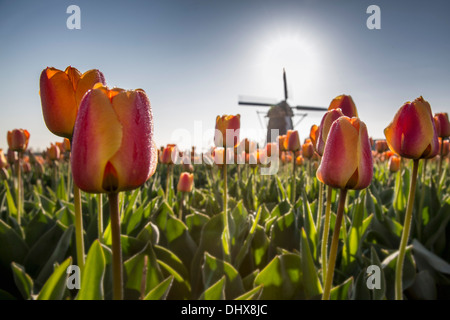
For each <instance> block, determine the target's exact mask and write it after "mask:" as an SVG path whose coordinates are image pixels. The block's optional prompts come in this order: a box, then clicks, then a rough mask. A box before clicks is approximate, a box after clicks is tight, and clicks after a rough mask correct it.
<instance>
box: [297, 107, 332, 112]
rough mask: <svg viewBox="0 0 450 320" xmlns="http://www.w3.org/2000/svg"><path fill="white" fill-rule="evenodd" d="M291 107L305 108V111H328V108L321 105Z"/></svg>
mask: <svg viewBox="0 0 450 320" xmlns="http://www.w3.org/2000/svg"><path fill="white" fill-rule="evenodd" d="M292 108H295V109H297V110H305V111H328V108H323V107H309V106H295V107H292Z"/></svg>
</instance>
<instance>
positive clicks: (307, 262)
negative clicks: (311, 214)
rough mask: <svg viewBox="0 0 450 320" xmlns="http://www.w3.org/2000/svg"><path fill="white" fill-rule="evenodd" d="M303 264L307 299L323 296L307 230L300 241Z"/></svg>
mask: <svg viewBox="0 0 450 320" xmlns="http://www.w3.org/2000/svg"><path fill="white" fill-rule="evenodd" d="M300 252H301V264H302V271H303V285H304V287H305V294H306V297H307V298H308V299H309V298H312V297H314V296H318V295H320V294H322V286H321V285H320V280H319V276H318V275H317V270H316V266H315V265H314V261H313V257H312V254H311V249H310V247H309V242H308V237H307V235H306V232H305V229H303V228H302V237H301V239H300Z"/></svg>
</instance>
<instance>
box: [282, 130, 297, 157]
mask: <svg viewBox="0 0 450 320" xmlns="http://www.w3.org/2000/svg"><path fill="white" fill-rule="evenodd" d="M284 148H285V149H286V150H287V151H292V152H295V151H298V150H300V137H299V135H298V131H297V130H288V131H287V133H286V139H285V140H284Z"/></svg>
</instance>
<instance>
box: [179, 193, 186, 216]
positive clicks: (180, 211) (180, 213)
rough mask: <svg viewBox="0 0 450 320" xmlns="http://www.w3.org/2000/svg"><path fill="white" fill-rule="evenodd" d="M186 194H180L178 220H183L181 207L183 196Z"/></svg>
mask: <svg viewBox="0 0 450 320" xmlns="http://www.w3.org/2000/svg"><path fill="white" fill-rule="evenodd" d="M185 193H186V192H182V193H181V197H180V203H179V205H178V219H180V220H183V206H184V195H185Z"/></svg>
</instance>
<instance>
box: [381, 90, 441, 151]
mask: <svg viewBox="0 0 450 320" xmlns="http://www.w3.org/2000/svg"><path fill="white" fill-rule="evenodd" d="M384 134H385V136H386V141H387V143H388V145H389V148H390V149H391V150H392V151H394V152H395V153H397V154H398V155H400V156H402V157H404V158H409V159H421V158H433V157H434V156H436V155H437V153H438V151H439V141H438V135H437V131H436V127H435V125H434V120H433V115H432V113H431V107H430V104H429V103H428V102H427V101H425V100H424V99H423V98H422V97H420V98H417V99H416V100H414V101H413V102H406V103H405V104H404V105H403V106H402V107H401V108H400V109H399V110H398V111H397V113H396V115H395V117H394V120H392V122H391V123H390V124H389V126H388V127H387V128H386V129H384Z"/></svg>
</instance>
